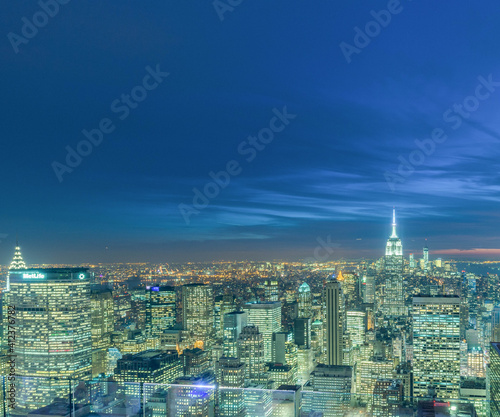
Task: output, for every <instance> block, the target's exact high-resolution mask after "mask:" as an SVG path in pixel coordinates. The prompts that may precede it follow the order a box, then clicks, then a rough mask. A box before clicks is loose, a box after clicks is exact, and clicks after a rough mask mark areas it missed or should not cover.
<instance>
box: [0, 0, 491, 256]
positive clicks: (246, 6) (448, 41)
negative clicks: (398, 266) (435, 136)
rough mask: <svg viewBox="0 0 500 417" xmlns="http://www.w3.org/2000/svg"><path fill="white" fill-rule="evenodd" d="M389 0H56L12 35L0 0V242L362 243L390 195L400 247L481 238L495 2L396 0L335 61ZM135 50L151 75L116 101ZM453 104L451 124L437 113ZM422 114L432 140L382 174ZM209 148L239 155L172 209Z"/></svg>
mask: <svg viewBox="0 0 500 417" xmlns="http://www.w3.org/2000/svg"><path fill="white" fill-rule="evenodd" d="M221 2H222V3H226V4H227V3H228V2H227V1H225V0H224V1H223V0H221ZM49 3H50V2H49ZM236 3H237V2H234V1H233V4H236ZM391 4H392V6H391V7H394V5H395V4H396V3H395V2H394V0H392V3H391V2H387V1H374V2H361V1H351V2H334V1H326V0H320V1H316V2H314V4H311V3H306V2H296V3H294V4H291V3H290V2H289V1H284V0H275V1H272V2H269V1H262V0H252V1H250V0H246V1H242V2H241V3H240V4H239V5H237V6H234V7H231V9H232V10H230V9H229V8H228V10H226V11H225V12H224V13H223V20H221V18H220V16H219V15H218V13H217V11H216V9H215V7H214V5H213V3H212V2H211V1H207V2H183V1H168V2H165V1H150V2H138V1H131V0H129V1H127V0H124V1H120V2H117V1H109V2H100V3H99V4H93V3H89V2H77V1H75V0H72V1H69V2H67V3H66V4H60V5H59V10H57V12H56V13H53V14H54V16H53V17H48V18H47V22H46V24H45V25H44V26H43V27H39V28H37V29H38V33H36V35H35V36H33V37H31V38H29V39H28V38H27V37H25V40H26V42H22V43H16V41H12V39H17V40H19V39H20V38H19V37H20V36H23V34H22V29H23V25H24V24H25V22H26V21H28V22H31V23H32V22H33V19H35V20H36V19H43V16H42V15H40V14H38V15H36V13H38V12H40V11H41V10H43V9H42V6H41V5H40V4H39V3H37V2H35V1H24V0H18V1H7V2H3V3H2V4H1V5H0V27H1V28H2V29H3V31H4V37H3V41H2V42H0V60H1V66H0V72H1V77H0V89H1V90H0V91H2V100H1V106H2V109H1V110H2V118H1V123H0V135H1V138H2V141H1V143H2V151H1V155H2V163H1V164H0V181H1V186H2V188H1V190H2V197H3V204H1V205H0V233H1V234H4V235H5V234H6V235H7V236H6V237H4V238H2V239H1V243H0V253H1V254H2V255H1V262H2V263H7V262H8V261H9V260H10V258H11V256H12V253H13V246H14V243H15V236H16V234H18V235H19V239H20V242H21V244H22V247H23V252H24V254H25V257H26V259H27V261H28V262H33V263H41V262H47V263H49V262H68V263H70V262H71V263H73V262H74V263H78V262H91V261H93V262H112V261H143V260H144V261H165V262H171V261H177V260H178V261H183V260H209V259H277V258H284V259H294V258H307V257H312V256H314V255H313V253H314V250H315V248H316V247H317V246H318V239H323V240H326V239H327V237H328V236H330V241H331V242H333V243H332V246H335V250H332V251H331V253H329V257H331V258H332V259H333V258H336V257H340V256H346V257H352V258H357V257H378V256H380V255H382V253H383V248H384V243H385V239H386V238H387V237H388V235H389V234H390V216H391V210H392V207H393V206H396V207H397V209H398V223H399V234H400V236H401V237H402V239H403V245H404V249H405V253H406V254H407V253H409V252H410V251H415V252H417V254H418V251H420V250H421V248H422V247H423V245H424V240H425V238H428V244H429V247H430V249H431V256H444V257H447V256H452V255H453V256H455V255H456V254H460V253H461V254H463V255H464V256H481V255H485V256H486V255H487V256H489V257H498V254H497V252H496V251H495V249H498V248H500V241H499V240H500V239H499V238H498V236H499V227H498V225H499V220H500V219H499V214H498V201H499V199H500V195H499V190H500V188H499V181H498V179H499V174H498V172H499V171H498V166H499V162H498V161H499V156H500V148H499V146H498V145H499V138H500V131H499V123H500V122H499V120H500V119H499V117H498V115H499V114H500V87H496V86H494V85H493V86H492V85H491V83H490V85H489V88H490V90H491V91H490V90H488V87H486V86H484V83H483V84H482V85H483V87H479V85H480V84H481V81H480V78H479V77H483V78H482V79H483V80H488V77H489V78H490V80H492V81H493V82H494V83H495V82H496V80H498V81H499V82H500V58H499V55H498V50H500V37H499V36H498V24H497V22H498V21H499V19H500V4H499V3H498V2H496V1H493V0H488V1H477V2H474V3H473V4H472V2H470V1H466V0H458V1H454V2H439V3H436V2H431V1H425V0H422V1H409V0H405V1H403V0H402V1H401V2H400V3H399V5H398V6H397V10H399V12H398V13H396V14H391V20H390V22H389V23H388V24H386V25H385V26H386V27H381V26H380V27H379V30H378V32H379V33H378V34H376V35H375V36H373V38H370V43H369V44H368V45H367V46H366V47H364V48H358V53H354V54H352V55H351V56H350V61H351V62H350V63H348V62H347V60H346V57H345V56H344V54H343V52H342V50H341V48H340V44H341V43H342V42H345V43H347V44H350V45H352V46H355V45H356V44H355V39H354V38H355V35H356V33H358V31H357V29H355V28H356V27H358V28H359V30H360V31H363V32H365V30H366V25H367V24H369V22H370V21H373V20H374V17H373V13H371V12H372V11H374V12H377V13H379V12H380V11H382V10H387V9H388V8H389V6H390V5H391ZM219 7H221V6H220V3H219ZM52 10H55V9H52ZM221 10H224V9H221ZM35 15H36V16H35ZM23 18H25V20H24V21H23V20H22V19H23ZM41 22H42V23H44V22H43V21H41ZM369 28H370V24H369ZM369 28H368V30H369ZM371 28H372V29H373V28H374V29H376V25H375V26H373V24H372V26H371ZM25 31H26V28H25ZM12 34H15V35H16V36H19V37H17V38H16V37H13V36H14V35H12ZM358 41H359V39H358ZM147 67H149V70H150V71H151V70H153V71H154V70H156V69H157V68H159V69H160V70H161V71H162V72H167V73H168V76H165V77H164V78H163V79H162V80H161V82H158V83H157V85H156V86H155V87H154V88H152V89H151V90H148V91H146V90H142V91H146V94H147V96H146V97H145V98H144V100H143V101H141V102H134V101H132V104H133V106H134V107H135V108H130V107H129V114H128V115H127V117H125V118H123V120H121V119H120V115H123V113H119V112H117V111H113V110H112V108H111V105H112V103H113V102H114V101H115V100H119V101H120V100H121V97H122V94H125V95H130V94H131V92H132V91H133V89H134V88H135V87H138V86H142V85H143V81H144V78H145V77H146V76H147V75H148V73H150V72H148V69H147ZM149 82H150V84H148V85H149V86H152V79H151V78H149ZM153 84H154V83H153ZM478 88H480V90H479V95H480V97H481V98H480V99H477V98H476V101H475V100H474V99H473V98H470V97H476V94H477V93H476V92H477V91H478ZM135 91H136V93H137V94H139V93H140V92H141V90H140V89H136V90H135ZM485 96H488V97H487V98H485ZM468 97H469V98H468ZM467 100H468V101H467ZM464 101H465V103H464ZM464 104H465V105H466V106H467V108H469V109H473V111H470V112H467V113H466V114H467V116H460V117H461V123H460V126H459V127H456V125H457V124H458V123H456V119H455V122H453V123H452V122H451V121H445V120H444V119H443V114H444V113H446V111H447V110H448V109H451V111H453V112H454V110H453V109H454V108H453V106H454V105H464ZM285 107H286V109H287V111H288V112H289V113H290V114H293V115H295V116H296V117H294V118H293V119H290V120H289V123H288V124H287V125H286V126H283V127H284V128H283V129H282V130H280V131H279V132H278V131H277V132H275V133H274V138H273V140H272V141H269V143H267V144H265V146H263V145H262V143H260V144H259V150H256V152H255V158H254V159H253V160H252V161H250V162H249V161H247V159H248V158H247V156H246V155H245V154H243V153H242V152H239V151H238V149H241V148H240V146H243V147H245V146H246V147H247V148H248V147H249V146H250V145H249V139H248V137H249V136H255V135H258V133H259V132H261V130H262V129H268V128H269V127H270V123H271V121H272V118H273V117H274V116H275V113H274V112H273V109H277V110H279V111H283V109H284V108H285ZM115 109H116V107H115ZM461 111H465V110H461ZM452 114H455V115H456V114H458V113H448V116H449V117H450V115H452ZM103 119H109V121H110V123H111V124H112V126H113V131H112V132H111V133H105V134H103V139H102V142H101V143H100V144H98V145H93V146H92V147H91V151H90V154H88V155H86V156H83V157H81V161H80V162H79V164H77V166H75V167H73V168H71V167H69V166H68V168H71V170H72V171H71V172H69V170H68V171H66V172H64V173H63V174H61V176H60V178H58V176H57V175H56V173H55V171H54V167H53V163H54V162H58V163H60V164H61V165H65V164H66V162H65V159H66V156H67V152H68V151H67V147H68V146H69V147H70V148H72V149H76V148H77V146H78V144H79V143H80V142H81V141H82V140H84V139H85V137H84V135H83V134H82V130H83V129H86V130H91V129H96V128H98V126H99V123H100V122H101V121H102V120H103ZM454 127H456V128H454ZM435 129H442V131H443V132H444V134H445V135H446V137H447V139H446V141H444V142H442V143H435V145H436V146H435V148H434V149H432V152H430V153H429V155H424V158H423V162H422V161H420V162H422V163H420V164H419V165H418V166H414V167H413V168H414V172H413V173H412V174H411V175H408V176H404V177H400V178H402V179H403V180H404V182H402V183H401V182H396V183H394V184H393V185H394V187H393V188H394V189H392V188H391V186H390V184H389V183H388V182H387V181H386V177H387V175H388V173H391V175H399V174H398V168H399V165H400V163H401V159H400V158H404V159H405V160H408V159H409V157H410V155H411V154H412V152H415V151H418V150H419V148H418V147H417V145H416V142H415V141H416V140H418V141H425V140H426V139H429V138H430V137H431V134H432V132H433V131H434V130H435ZM266 132H269V131H266ZM266 132H264V135H265V134H266ZM243 142H246V145H242V143H243ZM82 146H83V145H82ZM247 155H248V154H247ZM422 155H423V154H422ZM413 156H414V157H416V156H418V155H417V154H416V153H414V154H413ZM414 160H415V159H414ZM229 161H236V163H237V164H238V167H239V171H241V172H239V171H238V172H239V173H238V174H237V175H232V176H230V181H229V184H228V185H227V186H225V187H224V188H221V189H220V190H219V191H218V192H217V193H216V194H217V195H216V196H215V197H214V198H209V199H208V206H207V207H205V208H202V209H200V208H194V209H195V210H196V211H197V212H196V213H195V214H191V215H190V216H189V224H186V222H185V218H183V215H182V213H181V212H180V210H179V205H180V204H184V205H185V206H188V207H189V206H190V205H191V206H192V205H193V197H194V195H195V194H194V191H193V189H195V188H196V189H198V190H203V189H204V187H205V186H206V184H207V183H209V182H211V181H212V179H211V177H210V175H209V173H210V172H211V171H213V172H215V173H217V172H219V171H221V170H226V167H227V164H228V162H229ZM61 178H62V181H59V180H60V179H61ZM200 192H201V191H200ZM487 249H488V250H487ZM471 250H473V251H471ZM499 252H500V251H499ZM417 256H418V255H417Z"/></svg>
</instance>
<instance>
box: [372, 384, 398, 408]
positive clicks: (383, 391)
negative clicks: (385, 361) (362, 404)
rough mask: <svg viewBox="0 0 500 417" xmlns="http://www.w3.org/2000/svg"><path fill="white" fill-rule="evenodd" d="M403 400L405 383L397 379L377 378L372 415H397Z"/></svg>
mask: <svg viewBox="0 0 500 417" xmlns="http://www.w3.org/2000/svg"><path fill="white" fill-rule="evenodd" d="M402 402H403V384H402V383H401V381H399V380H396V379H377V381H376V382H375V387H374V389H373V397H372V416H373V417H388V416H397V415H398V408H399V407H400V406H401V405H402Z"/></svg>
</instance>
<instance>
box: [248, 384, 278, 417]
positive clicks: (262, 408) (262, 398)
mask: <svg viewBox="0 0 500 417" xmlns="http://www.w3.org/2000/svg"><path fill="white" fill-rule="evenodd" d="M243 398H244V401H245V411H246V417H271V416H272V412H273V409H272V406H273V397H272V391H270V390H264V389H261V386H260V385H258V386H253V385H252V386H250V387H247V388H245V389H244V390H243Z"/></svg>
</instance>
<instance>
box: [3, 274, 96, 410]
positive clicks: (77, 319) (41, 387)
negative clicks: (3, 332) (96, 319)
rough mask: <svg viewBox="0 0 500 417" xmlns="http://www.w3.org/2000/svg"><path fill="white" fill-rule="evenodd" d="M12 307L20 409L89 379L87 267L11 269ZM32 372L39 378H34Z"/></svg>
mask: <svg viewBox="0 0 500 417" xmlns="http://www.w3.org/2000/svg"><path fill="white" fill-rule="evenodd" d="M8 300H9V304H10V305H15V306H16V323H15V331H16V344H15V348H14V353H15V354H16V355H17V358H16V374H17V375H18V376H20V377H32V378H29V379H24V380H23V381H22V384H21V387H20V389H19V392H18V393H19V395H18V398H19V406H20V408H27V409H30V408H33V407H37V408H38V407H41V406H44V405H47V404H48V403H50V402H51V401H52V399H54V398H55V397H58V396H62V395H67V394H68V392H67V390H68V381H69V380H74V381H79V380H80V381H82V380H89V379H90V378H91V371H92V335H91V307H90V282H89V274H88V272H87V270H86V269H85V268H55V269H24V270H23V269H17V270H11V271H10V291H9V293H8ZM36 377H43V379H42V378H36Z"/></svg>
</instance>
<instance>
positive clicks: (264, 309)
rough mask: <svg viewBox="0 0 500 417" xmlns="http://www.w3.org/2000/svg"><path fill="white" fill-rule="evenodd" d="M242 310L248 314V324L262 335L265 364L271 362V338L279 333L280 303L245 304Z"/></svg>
mask: <svg viewBox="0 0 500 417" xmlns="http://www.w3.org/2000/svg"><path fill="white" fill-rule="evenodd" d="M243 310H244V311H246V313H247V314H248V318H247V321H248V324H254V325H255V326H257V327H258V328H259V331H260V332H261V333H262V336H263V338H264V358H265V362H271V361H272V336H273V333H276V332H280V331H281V302H279V301H270V302H264V303H249V304H245V306H244V308H243Z"/></svg>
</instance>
